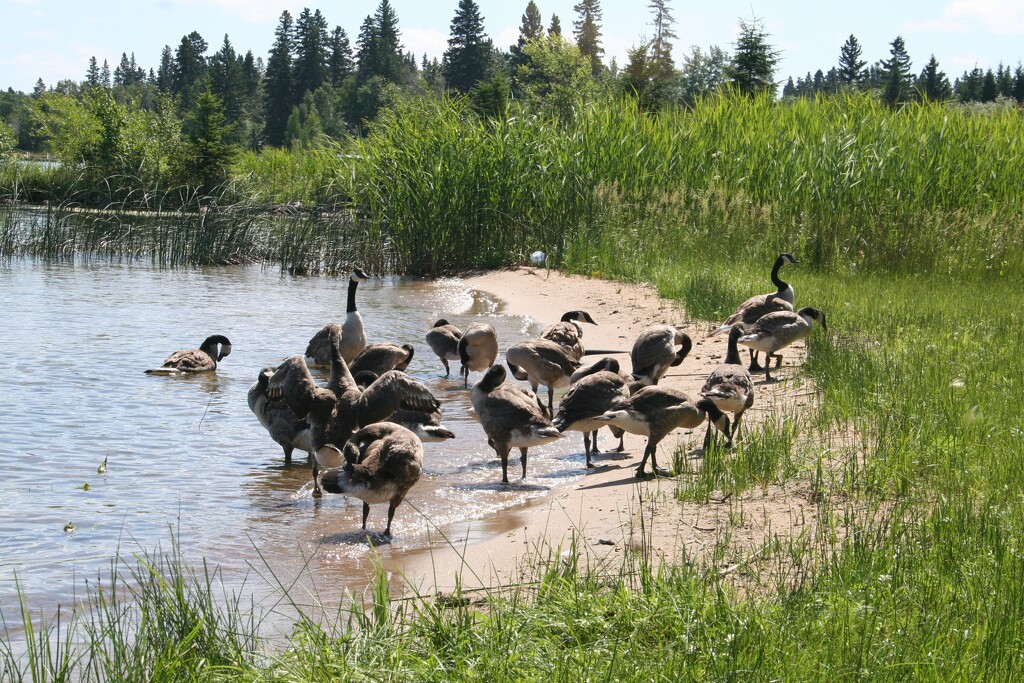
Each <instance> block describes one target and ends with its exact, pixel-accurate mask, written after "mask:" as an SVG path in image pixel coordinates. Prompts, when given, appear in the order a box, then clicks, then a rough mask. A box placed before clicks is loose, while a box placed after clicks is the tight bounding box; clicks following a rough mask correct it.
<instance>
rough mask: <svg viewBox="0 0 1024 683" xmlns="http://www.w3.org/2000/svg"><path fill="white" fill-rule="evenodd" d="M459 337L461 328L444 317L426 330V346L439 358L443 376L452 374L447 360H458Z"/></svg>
mask: <svg viewBox="0 0 1024 683" xmlns="http://www.w3.org/2000/svg"><path fill="white" fill-rule="evenodd" d="M460 339H462V330H460V329H459V328H457V327H456V326H455V325H452V324H451V323H450V322H448V321H447V320H445V319H444V318H441V319H440V320H438V321H437V322H435V323H434V326H433V327H431V328H430V329H429V330H427V346H429V347H430V350H431V351H433V352H434V353H435V354H437V357H438V358H440V359H441V363H442V364H443V365H444V376H445V377H448V376H449V375H451V374H452V370H451V367H449V365H448V361H450V360H459V340H460Z"/></svg>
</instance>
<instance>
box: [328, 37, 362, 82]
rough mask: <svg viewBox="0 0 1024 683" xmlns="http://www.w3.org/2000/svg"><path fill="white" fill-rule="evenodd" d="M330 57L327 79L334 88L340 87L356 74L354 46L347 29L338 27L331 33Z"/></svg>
mask: <svg viewBox="0 0 1024 683" xmlns="http://www.w3.org/2000/svg"><path fill="white" fill-rule="evenodd" d="M328 52H329V54H330V57H329V58H328V62H327V78H328V80H329V81H330V82H331V85H333V86H334V87H336V88H337V87H340V86H341V84H342V83H343V82H344V80H345V79H346V78H348V77H349V76H351V75H352V74H353V73H355V60H354V59H353V57H352V46H351V45H350V44H349V42H348V34H347V33H345V29H343V28H342V27H340V26H336V27H335V28H334V31H333V32H332V33H331V42H330V49H329V50H328Z"/></svg>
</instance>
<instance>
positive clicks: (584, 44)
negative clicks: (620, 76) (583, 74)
mask: <svg viewBox="0 0 1024 683" xmlns="http://www.w3.org/2000/svg"><path fill="white" fill-rule="evenodd" d="M572 9H573V11H574V12H576V16H577V19H576V20H575V21H573V22H572V26H573V30H572V34H573V37H574V38H575V39H576V47H578V48H579V49H580V54H582V55H583V56H584V57H587V58H588V59H589V60H590V72H591V74H593V75H594V76H596V75H598V74H599V73H601V71H602V70H603V69H604V64H602V63H601V55H603V54H604V48H603V47H601V24H600V23H599V22H600V21H601V3H600V2H599V1H598V0H580V1H579V2H578V3H576V4H575V5H573V8H572Z"/></svg>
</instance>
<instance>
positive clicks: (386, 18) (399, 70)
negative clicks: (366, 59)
mask: <svg viewBox="0 0 1024 683" xmlns="http://www.w3.org/2000/svg"><path fill="white" fill-rule="evenodd" d="M373 20H374V23H375V24H376V27H377V64H378V67H379V69H380V71H378V73H377V75H379V76H381V77H382V78H384V79H385V80H388V81H391V82H392V83H398V84H401V83H404V82H405V81H406V79H405V78H404V75H405V74H406V73H407V71H406V68H405V64H404V60H403V58H402V44H401V38H400V31H399V29H398V15H397V14H395V10H394V9H393V8H392V7H391V3H390V2H389V1H388V0H380V4H379V5H377V11H376V13H374V15H373Z"/></svg>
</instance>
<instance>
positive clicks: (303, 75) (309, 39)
mask: <svg viewBox="0 0 1024 683" xmlns="http://www.w3.org/2000/svg"><path fill="white" fill-rule="evenodd" d="M327 40H328V36H327V20H326V19H324V15H323V14H321V13H320V10H316V11H315V12H311V11H310V10H309V8H308V7H307V8H305V9H303V10H302V12H301V13H300V14H299V18H298V19H297V20H296V21H295V37H294V41H293V46H294V50H295V59H294V61H293V62H292V78H293V79H294V88H295V92H294V99H293V102H299V101H301V100H302V97H303V96H304V95H305V94H306V93H307V92H311V91H313V90H316V89H317V88H319V87H320V86H321V85H323V83H324V81H326V80H327V61H328V52H327Z"/></svg>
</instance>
